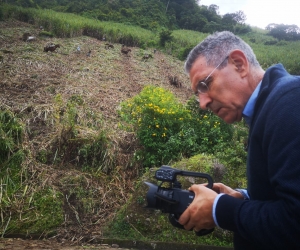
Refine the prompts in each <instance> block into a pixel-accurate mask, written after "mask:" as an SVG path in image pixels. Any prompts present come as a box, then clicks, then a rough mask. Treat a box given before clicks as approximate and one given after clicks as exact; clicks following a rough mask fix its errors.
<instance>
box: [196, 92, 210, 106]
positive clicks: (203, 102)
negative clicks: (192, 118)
mask: <svg viewBox="0 0 300 250" xmlns="http://www.w3.org/2000/svg"><path fill="white" fill-rule="evenodd" d="M198 97H199V106H200V108H201V109H203V110H207V109H208V108H209V107H208V105H209V104H210V103H211V101H212V100H211V98H210V97H209V96H208V95H207V94H199V95H198Z"/></svg>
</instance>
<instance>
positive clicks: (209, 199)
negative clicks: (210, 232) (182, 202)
mask: <svg viewBox="0 0 300 250" xmlns="http://www.w3.org/2000/svg"><path fill="white" fill-rule="evenodd" d="M189 190H190V191H192V192H194V193H195V198H194V200H193V202H192V203H191V204H190V205H189V207H188V208H187V209H186V210H185V211H184V213H183V214H182V215H181V216H180V218H179V220H178V222H179V223H180V224H182V225H183V226H184V228H185V229H186V230H190V229H194V230H195V231H200V230H201V229H211V228H214V227H215V222H214V220H213V216H212V209H213V203H214V200H215V198H216V196H217V193H216V192H215V191H213V190H211V189H209V188H207V187H205V186H204V185H193V186H191V187H190V188H189Z"/></svg>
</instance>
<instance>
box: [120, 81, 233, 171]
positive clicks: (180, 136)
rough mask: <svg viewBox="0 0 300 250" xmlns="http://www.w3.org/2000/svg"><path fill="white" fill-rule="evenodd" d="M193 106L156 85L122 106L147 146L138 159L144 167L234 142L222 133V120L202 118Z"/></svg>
mask: <svg viewBox="0 0 300 250" xmlns="http://www.w3.org/2000/svg"><path fill="white" fill-rule="evenodd" d="M194 102H195V101H194ZM191 103H192V100H190V102H189V103H188V105H187V106H184V105H183V104H181V103H180V102H179V101H178V100H177V99H176V98H175V97H174V95H173V94H172V93H171V92H169V91H167V90H165V89H163V88H159V87H154V86H147V87H145V88H144V89H143V90H142V91H141V93H140V94H139V95H137V96H135V97H133V98H131V99H129V100H127V101H125V102H123V103H121V111H120V115H121V118H122V119H123V120H124V121H126V122H127V124H129V125H130V127H127V128H129V129H132V130H133V131H136V133H137V137H138V139H139V140H140V142H141V144H142V145H143V150H141V151H140V152H138V153H137V156H138V157H142V158H141V159H142V160H143V164H144V166H146V167H151V166H159V165H161V164H168V163H169V162H170V161H176V160H178V159H180V158H182V157H190V156H192V155H195V154H198V153H200V152H212V151H213V148H214V146H215V145H216V144H217V143H220V142H222V141H225V140H228V139H230V134H228V133H226V134H225V135H223V134H222V133H223V126H224V124H223V123H222V122H221V121H220V120H219V119H218V118H216V117H215V116H212V115H211V114H206V113H205V114H201V115H199V114H198V113H197V112H198V111H197V112H196V111H195V109H194V106H193V105H192V104H191ZM227 126H228V125H227ZM226 128H227V127H226Z"/></svg>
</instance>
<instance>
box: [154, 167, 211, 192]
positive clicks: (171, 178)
mask: <svg viewBox="0 0 300 250" xmlns="http://www.w3.org/2000/svg"><path fill="white" fill-rule="evenodd" d="M177 175H181V176H192V177H200V178H204V179H206V180H207V181H208V184H207V186H206V187H208V188H210V189H212V187H213V185H214V182H213V179H212V177H211V176H210V175H209V174H205V173H199V172H191V171H184V170H179V169H176V168H172V167H170V166H167V165H163V166H161V167H160V168H159V169H158V170H157V171H156V172H155V178H156V179H157V180H159V181H163V182H171V183H176V182H177Z"/></svg>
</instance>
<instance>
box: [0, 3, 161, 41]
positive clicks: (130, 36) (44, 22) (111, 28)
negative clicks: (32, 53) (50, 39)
mask: <svg viewBox="0 0 300 250" xmlns="http://www.w3.org/2000/svg"><path fill="white" fill-rule="evenodd" d="M2 8H3V10H4V11H3V13H4V19H9V18H15V19H17V20H20V21H24V22H29V23H32V24H34V25H36V26H42V27H43V28H44V29H45V30H47V31H51V32H52V33H53V34H55V35H56V36H58V37H76V36H81V35H89V36H92V37H95V38H98V39H102V38H103V37H104V36H105V37H106V40H107V41H109V42H120V43H124V44H127V45H130V46H141V45H144V44H148V43H149V42H151V41H155V40H157V38H156V36H155V34H154V33H153V32H151V31H148V30H146V29H143V28H140V27H138V26H132V25H124V24H121V23H113V22H102V21H99V20H96V19H90V18H85V17H82V16H79V15H75V14H72V13H61V12H56V11H53V10H49V9H43V10H42V9H33V8H22V7H17V6H11V5H6V4H3V5H2Z"/></svg>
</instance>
